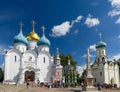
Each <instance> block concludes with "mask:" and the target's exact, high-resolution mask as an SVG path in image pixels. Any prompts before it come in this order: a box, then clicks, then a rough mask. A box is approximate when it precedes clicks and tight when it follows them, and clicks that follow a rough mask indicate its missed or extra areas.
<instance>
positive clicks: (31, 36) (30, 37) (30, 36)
mask: <svg viewBox="0 0 120 92" xmlns="http://www.w3.org/2000/svg"><path fill="white" fill-rule="evenodd" d="M31 23H32V31H31V32H30V33H29V34H28V36H27V37H26V38H27V40H28V41H36V42H37V41H38V40H39V39H40V37H39V35H38V34H37V33H36V32H35V30H34V26H35V24H36V23H35V21H34V20H33V21H32V22H31Z"/></svg>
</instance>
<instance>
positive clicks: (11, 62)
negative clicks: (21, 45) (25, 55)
mask: <svg viewBox="0 0 120 92" xmlns="http://www.w3.org/2000/svg"><path fill="white" fill-rule="evenodd" d="M20 58H21V55H20V53H19V52H17V51H16V50H14V49H13V50H10V51H9V52H8V59H7V61H6V62H7V64H6V66H7V69H6V70H5V71H7V74H6V75H5V79H4V80H13V81H15V82H17V81H18V80H19V78H18V76H19V68H20V61H21V59H20Z"/></svg>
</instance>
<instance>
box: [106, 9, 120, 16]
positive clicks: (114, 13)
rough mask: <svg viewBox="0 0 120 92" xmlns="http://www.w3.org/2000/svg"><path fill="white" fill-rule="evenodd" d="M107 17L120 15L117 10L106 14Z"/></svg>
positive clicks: (119, 11)
mask: <svg viewBox="0 0 120 92" xmlns="http://www.w3.org/2000/svg"><path fill="white" fill-rule="evenodd" d="M108 15H109V16H111V17H114V16H117V15H120V10H117V9H114V10H111V11H110V12H109V13H108Z"/></svg>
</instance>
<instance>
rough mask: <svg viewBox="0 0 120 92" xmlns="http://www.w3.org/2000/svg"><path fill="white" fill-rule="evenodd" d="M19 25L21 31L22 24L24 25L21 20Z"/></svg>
mask: <svg viewBox="0 0 120 92" xmlns="http://www.w3.org/2000/svg"><path fill="white" fill-rule="evenodd" d="M19 25H20V31H22V26H23V25H24V24H23V23H22V22H20V23H19Z"/></svg>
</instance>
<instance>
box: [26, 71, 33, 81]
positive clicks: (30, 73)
mask: <svg viewBox="0 0 120 92" xmlns="http://www.w3.org/2000/svg"><path fill="white" fill-rule="evenodd" d="M25 81H35V72H34V71H25Z"/></svg>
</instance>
